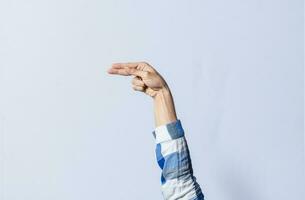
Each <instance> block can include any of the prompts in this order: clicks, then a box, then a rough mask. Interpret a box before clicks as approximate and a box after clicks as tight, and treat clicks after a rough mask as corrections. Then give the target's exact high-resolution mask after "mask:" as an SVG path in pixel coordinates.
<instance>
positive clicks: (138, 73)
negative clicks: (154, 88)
mask: <svg viewBox="0 0 305 200" xmlns="http://www.w3.org/2000/svg"><path fill="white" fill-rule="evenodd" d="M127 72H128V74H130V75H134V76H139V77H141V78H142V79H143V78H145V77H146V76H147V74H148V72H146V71H142V70H138V69H135V68H129V69H128V70H127Z"/></svg>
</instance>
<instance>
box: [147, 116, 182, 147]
mask: <svg viewBox="0 0 305 200" xmlns="http://www.w3.org/2000/svg"><path fill="white" fill-rule="evenodd" d="M152 134H153V136H154V138H155V139H156V143H157V144H159V143H162V142H166V141H170V140H175V139H178V138H180V137H183V136H184V130H183V128H182V125H181V121H180V120H179V119H177V120H176V121H174V122H170V123H168V124H164V125H161V126H158V127H156V128H155V130H154V131H153V132H152Z"/></svg>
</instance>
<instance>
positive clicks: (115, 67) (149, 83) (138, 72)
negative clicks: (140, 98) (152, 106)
mask: <svg viewBox="0 0 305 200" xmlns="http://www.w3.org/2000/svg"><path fill="white" fill-rule="evenodd" d="M108 73H109V74H117V75H123V76H130V75H133V76H135V77H134V78H133V79H132V88H133V89H134V90H137V91H141V92H144V93H146V94H148V95H149V96H151V97H153V98H155V97H156V96H157V95H158V94H159V93H160V92H161V91H162V90H168V89H169V88H168V86H167V84H166V82H165V80H164V79H163V78H162V76H161V75H160V74H159V73H158V72H157V71H156V70H155V69H154V68H153V67H152V66H150V65H149V64H148V63H146V62H134V63H114V64H112V67H111V68H110V69H109V70H108Z"/></svg>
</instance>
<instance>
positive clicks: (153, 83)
mask: <svg viewBox="0 0 305 200" xmlns="http://www.w3.org/2000/svg"><path fill="white" fill-rule="evenodd" d="M107 72H108V73H109V74H111V75H121V76H133V78H132V81H131V84H132V88H133V89H134V90H136V91H139V92H143V93H145V94H147V95H148V96H150V97H152V99H153V104H154V117H155V126H156V127H158V126H161V125H165V124H167V123H170V122H174V121H176V120H177V116H176V111H175V104H174V100H173V96H172V94H171V91H170V89H169V87H168V85H167V83H166V81H165V80H164V78H163V77H162V76H161V75H160V74H159V73H158V72H157V71H156V70H155V69H154V68H153V67H152V66H151V65H149V64H148V63H146V62H129V63H114V64H112V66H111V68H110V69H108V71H107Z"/></svg>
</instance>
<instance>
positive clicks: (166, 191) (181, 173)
mask: <svg viewBox="0 0 305 200" xmlns="http://www.w3.org/2000/svg"><path fill="white" fill-rule="evenodd" d="M153 135H154V137H155V139H156V157H157V161H158V165H159V167H160V168H161V170H162V173H161V190H162V194H163V197H164V199H166V200H174V199H184V200H203V199H204V196H203V193H202V191H201V188H200V186H199V184H198V183H197V182H196V178H195V176H193V169H192V163H191V158H190V152H189V149H188V146H187V142H186V139H185V137H184V130H183V128H182V126H181V122H180V120H176V121H174V122H171V123H168V124H165V125H162V126H158V127H156V128H155V130H154V131H153Z"/></svg>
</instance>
